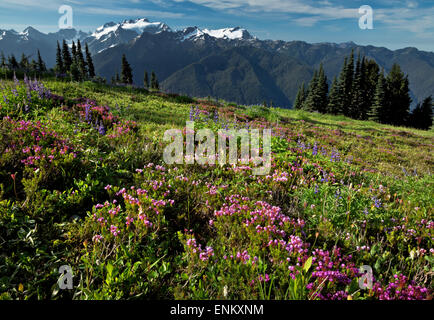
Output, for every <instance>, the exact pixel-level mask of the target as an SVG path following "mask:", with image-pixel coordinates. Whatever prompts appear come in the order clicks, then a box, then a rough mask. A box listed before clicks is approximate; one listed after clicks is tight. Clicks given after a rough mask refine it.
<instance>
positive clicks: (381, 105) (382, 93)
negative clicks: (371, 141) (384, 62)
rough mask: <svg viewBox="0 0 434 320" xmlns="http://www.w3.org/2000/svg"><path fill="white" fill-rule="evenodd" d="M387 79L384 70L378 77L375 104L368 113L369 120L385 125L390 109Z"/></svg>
mask: <svg viewBox="0 0 434 320" xmlns="http://www.w3.org/2000/svg"><path fill="white" fill-rule="evenodd" d="M386 90H387V86H386V79H385V77H384V69H383V70H381V73H380V74H379V75H378V80H377V87H376V89H375V96H374V102H373V105H372V106H371V108H370V110H369V112H368V119H369V120H372V121H375V122H381V123H383V122H384V121H385V115H386V112H387V109H388V101H387V96H386Z"/></svg>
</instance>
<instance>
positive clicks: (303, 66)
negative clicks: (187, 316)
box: [0, 0, 434, 316]
mask: <svg viewBox="0 0 434 320" xmlns="http://www.w3.org/2000/svg"><path fill="white" fill-rule="evenodd" d="M13 2H14V1H11V3H13ZM47 2H51V3H55V4H56V5H57V4H58V2H57V0H50V1H47ZM94 2H95V1H89V4H84V3H81V2H80V1H78V3H79V4H76V5H74V4H73V7H72V8H73V9H74V21H79V22H80V24H83V25H87V24H91V23H92V26H93V23H95V22H93V21H92V19H90V18H89V20H85V18H86V17H87V15H88V16H89V17H95V20H96V21H99V19H102V18H104V19H106V18H107V17H106V16H100V15H102V14H107V13H106V12H113V15H115V16H116V17H119V16H120V14H123V13H125V15H126V10H130V11H131V15H133V17H134V18H135V16H134V14H135V13H134V10H136V9H137V10H139V9H143V11H146V12H148V11H149V12H151V13H152V12H155V15H157V17H160V18H161V19H164V17H165V16H164V14H165V13H164V11H162V10H173V12H172V13H171V15H169V14H168V15H167V18H168V19H172V20H171V21H173V24H174V25H185V24H186V23H187V22H188V20H187V18H188V19H189V20H192V21H199V22H197V23H203V20H201V19H199V18H196V19H197V20H194V19H195V18H194V17H195V15H193V13H192V12H195V11H194V10H199V11H198V12H197V14H198V16H200V14H203V15H206V14H207V13H209V12H211V13H212V14H211V13H209V15H210V21H209V24H210V25H211V26H214V24H215V22H214V20H218V18H221V19H222V21H223V22H224V23H225V24H226V21H229V20H228V19H229V18H231V19H232V20H233V21H237V17H239V19H240V21H242V22H240V23H242V24H245V25H247V26H249V23H254V22H251V21H250V20H249V18H248V17H249V16H250V15H251V14H253V13H254V12H259V11H260V8H262V7H257V6H259V3H262V1H256V2H257V3H256V2H255V4H253V3H251V2H250V1H232V0H228V1H227V2H226V1H225V2H222V3H218V4H215V2H214V1H209V2H208V1H205V2H206V3H205V2H203V1H191V2H187V1H169V0H165V1H137V2H136V1H131V2H132V3H133V4H128V6H127V5H126V4H125V8H124V7H122V8H121V7H118V6H120V4H117V5H114V4H111V3H110V4H107V5H110V6H111V5H113V6H116V7H113V8H111V7H110V8H111V9H108V8H107V9H104V8H102V7H101V8H100V9H101V10H100V11H99V10H96V9H97V8H96V7H93V6H94V5H95V6H96V4H95V3H94ZM163 2H164V3H166V5H163V4H162V3H163ZM284 2H285V1H280V2H279V1H277V0H272V1H270V3H269V4H268V7H266V9H264V8H265V7H264V8H263V12H262V11H261V12H260V13H258V14H260V15H261V18H260V19H264V21H265V20H266V19H268V20H270V21H271V18H270V17H271V14H272V13H273V12H274V11H272V10H277V9H276V8H275V6H277V4H278V3H282V4H281V6H279V7H278V8H280V9H279V10H281V12H277V11H276V12H275V13H274V14H275V17H276V18H275V19H279V14H280V15H285V17H286V15H287V16H288V17H292V18H291V19H292V20H293V21H299V20H296V19H302V18H303V17H310V15H314V18H312V19H313V20H314V21H315V22H314V23H315V24H314V25H312V23H313V22H311V20H309V23H307V22H306V23H303V24H301V23H300V24H297V27H295V26H294V28H296V30H299V29H300V30H311V29H312V30H317V31H316V32H317V33H318V34H320V35H321V36H322V39H326V41H329V40H330V41H338V40H335V38H333V37H335V35H333V34H332V32H330V34H329V33H328V31H327V30H332V26H334V27H335V28H336V30H341V31H340V32H341V33H340V34H341V35H342V37H344V36H345V37H348V39H347V40H348V41H347V42H345V43H341V44H334V43H331V42H330V43H329V42H327V43H326V42H323V43H313V44H309V43H307V42H301V41H283V40H277V39H278V35H275V36H272V37H271V36H270V37H271V38H273V40H259V39H258V38H257V37H255V36H253V35H252V34H251V33H249V32H248V31H247V30H246V29H243V28H240V27H236V28H223V29H222V28H219V27H218V26H216V29H208V28H205V27H187V28H184V29H182V28H181V29H179V30H174V29H171V28H170V27H169V26H168V25H166V24H165V23H162V22H150V21H149V20H148V19H145V18H141V17H140V18H137V19H127V20H124V21H123V22H119V23H115V22H109V23H105V24H104V25H102V26H101V27H98V28H93V29H92V30H94V31H88V32H87V31H77V30H76V29H73V28H72V27H69V28H63V29H62V28H61V29H60V30H58V31H54V30H56V27H57V26H54V28H53V29H52V30H51V29H50V31H51V32H50V33H43V32H40V31H38V30H36V29H35V28H32V27H29V28H27V29H25V30H24V31H23V32H17V31H14V30H12V29H11V27H10V26H12V25H13V24H12V23H11V22H8V21H9V20H7V19H6V18H1V19H3V21H0V29H1V30H0V137H1V139H0V154H1V157H0V300H177V301H180V304H178V305H177V307H176V308H175V307H173V308H175V309H176V310H175V311H176V312H178V313H179V312H181V311H180V310H184V311H185V310H189V309H187V308H186V305H185V306H183V305H182V301H183V300H211V301H214V300H243V301H244V300H431V299H432V294H433V289H434V283H433V274H434V248H433V242H434V238H433V232H434V221H433V214H434V209H433V208H434V177H433V171H434V153H433V147H434V129H433V127H432V125H433V106H434V103H433V95H434V52H432V50H431V51H422V50H419V49H416V48H404V49H396V48H397V47H395V46H394V45H393V44H392V43H389V42H387V43H385V44H384V46H386V47H391V48H394V49H395V50H392V49H386V48H385V47H382V46H381V47H380V46H379V45H378V46H373V45H370V44H369V43H370V38H369V37H366V36H364V37H362V36H360V38H356V37H358V36H357V35H356V34H362V33H363V35H365V34H368V33H369V32H370V33H371V34H373V37H374V38H372V39H373V40H372V41H377V42H375V43H376V44H377V43H380V42H381V41H386V38H387V37H386V35H385V36H384V38H377V36H376V34H375V32H379V31H377V29H376V28H377V20H374V26H375V28H374V29H373V30H359V29H357V30H356V31H351V32H353V33H351V32H349V33H348V31H344V29H345V26H346V25H345V23H346V22H345V21H347V20H348V19H349V18H351V19H352V20H351V21H352V23H353V24H354V26H355V27H354V28H356V27H357V28H358V25H357V19H358V17H359V15H358V6H359V5H353V6H354V7H355V6H357V8H356V9H354V10H353V9H350V8H348V6H349V4H348V3H345V4H342V3H343V2H342V1H337V0H333V1H330V2H329V1H326V2H327V3H326V4H324V3H325V2H324V3H322V4H313V1H306V3H304V2H303V4H302V3H301V2H299V1H298V0H297V1H296V0H294V1H292V0H291V1H288V2H290V3H291V4H293V7H289V6H287V5H285V4H284ZM349 2H357V1H349ZM371 2H374V3H375V2H378V6H380V4H382V1H371ZM398 2H400V1H398ZM402 2H403V3H404V2H406V1H402ZM415 2H418V3H419V6H416V7H410V6H409V7H406V9H405V10H407V11H405V10H404V11H403V12H404V13H405V14H408V16H407V15H404V13H402V15H403V16H404V18H405V19H410V17H412V16H411V15H410V14H409V12H410V13H411V12H421V11H423V10H426V11H427V12H432V13H434V11H433V10H434V7H432V6H431V7H430V6H429V5H426V4H425V5H424V4H421V2H420V1H415ZM151 3H152V4H151ZM240 3H243V6H241V5H240ZM244 3H245V4H244ZM357 3H359V2H357ZM295 5H298V7H297V10H298V11H297V10H296V9H293V8H294V6H295ZM2 6H3V5H2V4H0V7H1V8H3V7H2ZM29 6H30V5H29ZM133 6H137V7H133ZM159 6H160V7H159ZM226 6H227V7H228V8H226ZM304 6H307V7H309V8H312V10H310V11H312V13H309V12H308V11H309V10H306V12H305V13H300V12H299V11H300V10H302V9H303V8H304ZM314 6H320V7H319V8H318V10H317V11H315V10H314V8H316V7H314ZM373 7H374V9H373V10H374V13H375V12H377V11H375V10H376V8H375V6H374V5H373ZM57 8H58V6H57V7H56V10H57ZM233 8H239V10H240V11H242V12H243V15H241V14H240V15H239V16H238V13H234V12H233V10H232V9H233ZM320 8H322V9H324V10H326V9H327V10H330V12H332V8H333V9H336V10H338V12H342V13H339V14H336V17H335V16H332V15H333V14H332V13H330V12H329V11H326V13H321V12H322V11H321V10H320ZM87 9H89V12H88V13H83V12H85V11H84V10H87ZM389 9H390V8H389V7H384V8H383V7H381V9H380V8H379V9H378V28H379V30H382V32H384V33H385V34H386V32H391V33H390V37H389V38H387V39H395V38H397V39H398V40H399V41H402V45H401V42H399V43H398V47H399V48H403V47H405V46H406V44H407V43H408V42H409V41H412V40H414V39H416V40H417V39H425V40H426V42H430V41H431V42H432V40H433V39H432V38H431V39H428V37H425V38H424V37H422V36H420V37H419V38H418V36H416V35H415V36H414V37H413V36H411V35H413V33H412V32H416V31H417V32H419V31H420V30H424V31H425V32H426V34H431V36H432V35H433V34H434V30H433V29H432V24H430V25H429V24H427V26H425V27H423V28H422V27H421V26H420V25H417V27H414V28H410V29H409V30H410V31H405V30H404V29H403V28H404V27H400V28H402V30H401V29H399V30H400V32H402V35H401V34H400V37H402V40H401V38H400V37H395V36H396V34H395V33H394V32H397V31H396V30H397V29H398V27H396V25H395V24H393V23H392V22H390V21H392V20H391V19H389V18H388V17H389V16H388V12H391V11H388V10H389ZM8 10H10V13H11V14H16V15H17V20H19V19H21V21H19V22H20V23H22V22H25V23H27V21H25V19H26V16H24V15H23V14H24V13H22V14H21V13H20V14H19V12H27V11H25V10H24V11H19V10H18V11H16V12H17V13H12V12H15V11H13V10H12V9H8ZM35 10H36V11H37V12H39V11H40V12H41V15H43V16H49V14H48V13H46V12H45V11H44V10H45V9H43V8H39V7H35ZM65 10H66V9H65ZM116 10H119V13H115V11H116ZM158 10H160V11H158ZM176 10H178V11H176ZM183 10H184V11H183ZM201 10H203V11H201ZM243 10H244V11H243ZM255 10H258V11H255ZM339 10H341V11H339ZM351 10H353V11H354V12H355V16H354V17H355V18H354V19H353V18H352V17H353V16H352V15H350V13H351V14H352V12H353V11H351ZM390 10H392V9H390ZM412 10H413V11H412ZM235 11H236V10H235ZM59 12H60V11H59ZM100 12H103V13H100ZM138 12H139V11H138ZM158 12H160V13H158ZM179 12H182V15H181V14H179ZM392 12H394V13H393V14H394V15H396V17H397V18H396V19H398V15H399V14H401V13H397V12H395V11H393V10H392ZM344 13H345V14H347V15H348V17H347V16H345V15H344ZM56 14H57V11H56ZM158 14H160V16H158ZM176 14H178V15H176ZM188 14H192V16H188ZM390 14H391V15H392V16H393V14H392V13H390ZM81 15H83V16H81ZM150 15H152V14H150ZM299 15H301V16H299ZM123 16H124V15H123ZM341 16H343V17H344V18H341ZM0 17H3V16H1V15H0ZM18 17H19V19H18ZM58 17H59V15H55V18H56V19H58ZM273 17H274V16H273ZM375 17H377V15H374V18H375ZM393 17H394V16H393ZM399 17H401V16H399ZM404 18H402V19H404ZM1 19H0V20H1ZM34 19H36V18H34ZM56 19H55V21H56V22H57V20H56ZM80 19H82V20H80ZM176 19H179V20H176ZM182 19H184V20H182ZM258 19H259V18H258ZM340 19H341V20H343V21H344V22H342V25H341V24H339V23H340V22H339V21H341V20H340ZM381 19H383V20H381ZM431 19H432V17H431ZM268 20H267V21H268ZM292 20H291V21H292ZM29 21H30V20H29ZM33 21H35V22H33ZM38 21H39V20H38ZM260 21H262V20H260ZM409 21H413V20H409ZM421 21H425V20H421ZM413 22H414V21H413ZM46 23H48V22H45V21H44V20H43V19H42V20H40V21H39V22H37V21H36V20H32V24H34V25H35V27H37V26H38V25H41V26H42V25H45V24H46ZM59 23H60V22H59ZM237 23H238V22H237ZM276 23H277V22H276ZM282 23H283V22H282ZM387 23H390V25H388V24H387ZM322 24H324V30H323V28H322V27H320V26H322ZM204 25H205V24H204ZM59 26H60V25H59ZM278 26H279V25H278ZM430 26H431V27H430ZM83 28H84V29H86V28H87V27H86V28H85V27H83ZM261 28H262V29H261ZM275 28H276V29H275ZM328 28H330V29H328ZM388 28H390V31H389V29H388ZM430 28H431V29H430ZM87 29H89V30H91V29H90V27H89V28H87ZM87 29H86V30H87ZM252 29H253V30H254V29H257V30H255V32H258V33H259V32H260V31H258V30H259V29H261V30H263V31H264V32H266V31H267V32H270V34H273V32H277V31H276V30H277V29H278V27H275V26H274V24H273V23H271V22H270V24H268V23H267V24H266V23H263V24H259V23H258V24H257V25H255V28H252ZM333 30H334V29H333ZM299 32H300V34H297V35H295V34H294V33H288V35H289V36H288V38H287V39H289V38H291V39H293V38H295V39H299V38H302V37H303V36H306V38H307V39H310V38H308V37H310V36H311V33H309V32H308V31H299ZM303 32H306V33H303ZM337 33H339V32H336V34H337ZM353 34H354V39H353V38H352V37H353ZM387 34H388V33H387ZM408 34H409V35H410V36H409V37H408V38H407V35H408ZM279 35H280V34H279ZM388 35H389V34H388ZM424 35H425V33H424ZM282 37H283V36H282ZM328 37H329V38H328ZM365 37H366V38H365ZM378 37H379V36H378ZM315 39H316V38H315ZM339 39H340V38H339ZM366 39H368V40H366ZM352 40H354V41H356V40H357V41H358V42H360V43H366V44H365V45H362V44H355V43H354V42H350V41H352ZM416 40H414V41H416ZM425 40H424V41H425ZM387 41H389V40H387ZM390 41H392V40H390ZM311 42H315V41H311ZM415 43H416V42H415ZM418 43H419V42H417V43H416V44H415V46H417V44H418ZM189 124H194V126H193V127H189ZM170 132H172V133H173V132H175V133H177V135H171V137H172V138H173V139H172V138H170V139H168V138H167V137H168V133H170ZM258 132H259V135H257V133H258ZM267 132H271V134H270V135H269V136H268V135H267ZM175 143H177V145H176V146H177V148H175V149H172V148H170V147H171V146H172V145H174V144H175ZM268 149H269V151H270V152H268V151H267V150H268ZM168 150H169V151H168ZM222 150H223V151H222ZM172 151H173V152H174V154H172ZM216 151H219V152H217V154H215V153H216ZM221 152H223V153H221ZM169 156H170V157H172V158H174V159H175V158H176V159H177V161H175V162H174V161H172V162H170V163H168V161H167V158H168V157H169ZM231 156H232V158H231ZM227 157H228V159H227ZM260 157H262V163H259V164H258V161H257V160H258V158H260ZM261 166H262V169H264V168H265V169H266V170H265V171H264V170H258V168H260V167H261ZM65 271H66V273H65ZM189 306H190V305H189ZM244 307H246V306H244ZM182 308H184V309H182ZM191 308H192V309H191V310H192V312H193V311H194V312H197V313H198V314H199V312H200V316H202V312H205V313H206V310H205V311H204V309H201V308H199V307H197V308H196V307H191ZM222 308H223V309H222V310H226V309H224V308H226V307H222ZM246 308H247V307H246ZM252 308H253V307H252ZM254 308H255V309H252V310H262V309H259V307H258V306H254ZM261 308H262V307H261ZM205 309H206V308H205ZM168 310H169V309H168ZM228 310H229V309H228ZM240 310H241V309H240ZM243 310H244V309H243ZM169 311H170V310H169ZM169 311H168V312H169ZM262 311H263V310H262ZM185 312H187V311H185Z"/></svg>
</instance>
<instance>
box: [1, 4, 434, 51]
mask: <svg viewBox="0 0 434 320" xmlns="http://www.w3.org/2000/svg"><path fill="white" fill-rule="evenodd" d="M62 4H65V5H70V6H71V7H72V8H73V20H74V28H76V29H81V30H83V31H90V30H94V29H95V28H96V27H98V26H100V25H102V24H104V23H105V22H109V21H115V22H118V21H122V20H124V19H129V18H139V17H146V18H148V19H150V20H151V21H162V22H165V23H167V24H168V25H169V26H170V27H171V28H172V29H179V28H183V27H186V26H198V27H202V28H224V27H232V26H240V27H243V28H246V29H247V30H249V31H250V32H251V33H252V34H253V35H254V36H256V37H258V38H259V39H279V40H303V41H306V42H311V43H315V42H337V43H341V42H347V41H354V42H356V43H358V44H363V45H368V44H370V45H375V46H384V47H387V48H390V49H399V48H404V47H416V48H418V49H421V50H427V51H434V0H425V1H421V0H377V1H369V0H353V1H345V0H321V1H313V0H125V1H115V0H86V1H82V0H39V1H38V0H37V1H35V0H0V28H1V29H15V30H17V31H22V30H23V29H24V28H25V27H27V26H29V25H31V26H33V27H35V28H37V29H38V30H40V31H43V32H52V31H57V30H58V20H59V18H60V16H61V15H60V14H59V13H58V9H59V7H60V6H61V5H62ZM362 5H369V6H371V7H372V8H373V10H374V29H373V30H361V29H360V28H359V18H360V16H361V14H359V10H358V9H359V8H360V6H362Z"/></svg>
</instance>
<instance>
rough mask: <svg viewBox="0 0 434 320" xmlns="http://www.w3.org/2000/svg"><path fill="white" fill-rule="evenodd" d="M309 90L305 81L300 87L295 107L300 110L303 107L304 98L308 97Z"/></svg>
mask: <svg viewBox="0 0 434 320" xmlns="http://www.w3.org/2000/svg"><path fill="white" fill-rule="evenodd" d="M306 96H307V92H306V87H305V84H304V82H303V83H302V84H301V86H300V88H299V89H298V92H297V96H296V97H295V101H294V106H293V109H295V110H300V109H301V108H302V107H303V103H304V100H305V99H306Z"/></svg>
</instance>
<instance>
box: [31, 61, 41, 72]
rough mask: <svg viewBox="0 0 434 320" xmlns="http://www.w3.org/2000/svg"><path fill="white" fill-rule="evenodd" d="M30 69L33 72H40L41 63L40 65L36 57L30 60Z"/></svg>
mask: <svg viewBox="0 0 434 320" xmlns="http://www.w3.org/2000/svg"><path fill="white" fill-rule="evenodd" d="M29 70H30V72H32V73H39V65H38V63H37V62H36V61H35V59H32V61H31V62H30V67H29Z"/></svg>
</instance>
